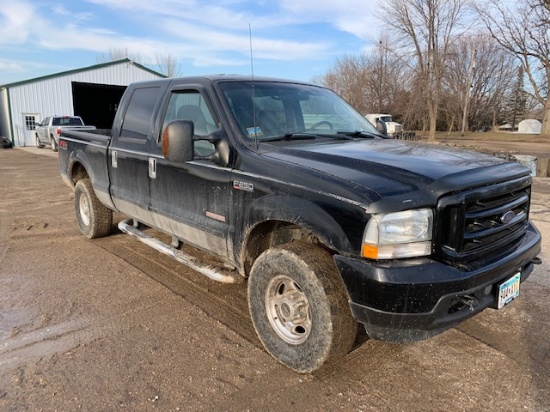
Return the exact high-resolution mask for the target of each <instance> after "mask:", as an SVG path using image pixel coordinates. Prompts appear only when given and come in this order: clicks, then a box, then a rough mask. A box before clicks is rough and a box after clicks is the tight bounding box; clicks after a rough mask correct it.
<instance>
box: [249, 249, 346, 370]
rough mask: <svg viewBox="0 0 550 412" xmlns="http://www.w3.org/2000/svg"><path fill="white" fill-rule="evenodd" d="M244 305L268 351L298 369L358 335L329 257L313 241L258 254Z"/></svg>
mask: <svg viewBox="0 0 550 412" xmlns="http://www.w3.org/2000/svg"><path fill="white" fill-rule="evenodd" d="M248 304H249V308H250V315H251V317H252V321H253V324H254V328H255V329H256V332H257V334H258V336H259V338H260V340H261V341H262V343H263V345H264V347H265V348H266V350H267V351H268V352H269V353H270V354H271V355H272V356H273V357H274V358H275V359H277V360H278V361H279V362H281V363H282V364H283V365H285V366H287V367H289V368H291V369H293V370H295V371H297V372H300V373H307V372H313V371H315V370H317V369H319V368H320V367H322V366H323V365H324V364H325V363H330V362H334V361H336V360H338V359H340V358H342V357H343V356H344V355H346V353H348V352H349V351H350V350H351V348H352V346H353V343H354V342H355V338H356V336H357V322H355V320H354V319H353V317H352V315H351V311H350V308H349V304H348V300H347V295H346V292H345V289H344V285H343V283H342V280H341V278H340V275H339V274H338V271H337V269H336V265H335V264H334V261H333V259H332V256H331V255H330V254H329V253H328V252H327V251H325V250H324V249H322V248H320V247H318V246H315V245H312V244H306V243H300V242H296V243H289V244H286V245H282V246H278V247H275V248H272V249H269V250H267V251H265V252H264V253H262V254H261V255H260V257H259V258H258V259H257V260H256V262H255V263H254V266H253V267H252V270H251V273H250V279H249V283H248Z"/></svg>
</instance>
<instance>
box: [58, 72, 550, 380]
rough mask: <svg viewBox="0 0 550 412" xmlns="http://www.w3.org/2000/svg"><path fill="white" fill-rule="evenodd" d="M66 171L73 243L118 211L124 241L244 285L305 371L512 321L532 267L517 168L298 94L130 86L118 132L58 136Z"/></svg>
mask: <svg viewBox="0 0 550 412" xmlns="http://www.w3.org/2000/svg"><path fill="white" fill-rule="evenodd" d="M59 156H60V168H61V174H62V177H63V179H64V181H65V182H66V183H67V184H68V185H69V186H71V187H72V188H74V190H75V210H76V217H77V222H78V224H79V227H80V230H81V231H82V233H83V234H84V235H86V236H88V237H90V238H93V237H99V236H105V235H107V234H109V232H110V229H111V222H112V211H119V212H122V213H124V214H125V215H127V216H129V217H130V218H131V219H132V220H128V221H125V222H122V223H121V224H120V225H119V227H120V228H121V230H122V231H123V232H126V233H128V234H131V235H133V236H135V237H137V238H138V239H139V240H141V241H144V242H145V243H147V244H149V245H150V246H153V247H155V248H156V249H158V250H160V251H162V252H163V253H166V254H169V255H171V256H172V257H174V258H176V259H178V260H180V261H182V262H183V263H188V264H190V265H191V266H192V267H195V268H197V270H199V271H201V273H204V274H206V275H208V276H210V277H211V278H212V279H215V280H221V281H233V280H236V279H242V278H246V279H247V280H248V300H249V302H248V303H249V307H250V313H251V317H252V320H253V323H254V326H255V329H256V331H257V333H258V335H259V337H260V340H261V341H262V343H263V344H264V346H265V347H266V349H267V351H268V352H269V353H270V354H271V355H273V356H274V357H275V358H276V359H277V360H278V361H280V362H281V363H283V364H285V365H286V366H288V367H290V368H292V369H294V370H296V371H298V372H311V371H313V370H316V369H318V368H320V367H321V366H322V365H323V364H325V363H327V362H334V361H335V360H337V359H338V358H340V357H341V356H343V355H345V353H347V352H348V351H349V350H350V349H351V347H352V345H353V343H354V341H355V336H356V328H357V325H358V324H362V325H363V326H364V327H365V329H366V331H367V333H368V335H369V337H371V338H375V339H382V340H386V341H392V342H407V341H415V340H420V339H425V338H428V337H430V336H433V335H435V334H438V333H441V332H443V331H444V330H446V329H448V328H450V327H452V326H454V325H457V324H458V323H460V322H461V321H463V320H465V319H467V318H469V317H471V316H473V315H475V314H476V313H478V312H480V311H482V310H483V309H485V308H487V307H494V308H497V307H501V306H503V305H505V304H508V303H509V302H510V301H512V300H513V299H514V298H515V297H516V296H517V295H518V294H519V288H520V283H521V282H523V281H524V280H525V279H526V278H527V277H528V276H529V275H530V273H531V272H532V270H533V267H534V264H535V263H538V262H540V260H539V259H538V258H537V254H538V253H539V251H540V242H541V238H540V234H539V233H538V231H537V230H536V228H535V227H534V226H533V225H532V224H531V222H530V220H529V206H530V198H531V177H530V175H529V171H528V170H527V169H525V168H524V167H523V166H521V165H519V164H518V163H509V162H505V161H503V160H501V159H497V158H494V157H491V156H487V155H483V154H479V153H473V152H466V151H459V150H455V149H451V148H445V147H441V146H433V145H424V144H419V143H411V142H402V141H396V140H387V139H384V138H382V137H381V136H380V135H379V134H378V133H377V131H376V129H374V127H373V126H372V125H371V124H370V123H369V122H368V121H367V120H366V119H364V118H363V117H362V116H361V115H359V114H358V113H356V112H355V111H354V110H353V109H351V108H350V107H349V106H348V105H347V104H346V103H345V102H343V101H342V100H341V99H340V98H339V97H338V96H336V95H335V94H334V93H332V92H331V91H329V90H327V89H324V88H321V87H317V86H312V85H308V84H302V83H296V82H290V81H282V80H276V79H261V78H248V77H239V76H212V77H201V78H199V77H197V78H181V79H165V80H160V81H153V82H143V83H136V84H133V85H131V86H130V87H129V88H128V89H127V91H126V92H125V94H124V96H123V97H122V100H121V102H120V105H119V110H118V112H117V115H116V118H115V120H114V123H113V128H112V130H110V131H96V132H94V133H89V132H77V131H70V130H69V131H64V132H62V134H61V139H60V155H59ZM147 228H153V229H156V230H158V231H161V232H164V233H166V234H168V235H170V236H171V237H172V242H171V244H164V243H162V242H160V240H158V239H155V238H154V237H152V235H151V234H150V233H152V232H153V233H154V232H155V230H152V231H151V230H149V229H147ZM148 233H149V234H148ZM129 241H133V240H129ZM182 244H187V245H191V246H194V247H196V248H198V249H200V250H202V251H206V252H208V253H210V254H211V255H212V256H213V257H215V258H217V259H218V260H220V261H222V262H223V263H224V264H225V266H226V267H231V268H233V271H229V274H228V273H227V271H226V272H224V273H219V272H218V271H216V270H215V269H213V268H211V267H206V268H205V267H202V266H201V265H200V264H197V263H196V262H193V261H192V259H190V258H188V257H186V256H185V254H184V253H183V252H182V251H181V247H180V246H181V245H182Z"/></svg>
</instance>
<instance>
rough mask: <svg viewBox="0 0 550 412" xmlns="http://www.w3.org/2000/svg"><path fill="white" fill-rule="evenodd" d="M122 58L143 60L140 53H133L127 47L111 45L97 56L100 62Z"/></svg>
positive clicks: (136, 60)
mask: <svg viewBox="0 0 550 412" xmlns="http://www.w3.org/2000/svg"><path fill="white" fill-rule="evenodd" d="M122 59H130V60H132V61H135V62H140V61H142V58H141V55H140V54H139V53H132V52H130V51H129V50H128V48H127V47H109V50H108V51H107V52H106V53H101V54H99V55H97V57H96V60H97V62H98V63H107V62H112V61H116V60H122Z"/></svg>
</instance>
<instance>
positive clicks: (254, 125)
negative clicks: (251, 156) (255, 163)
mask: <svg viewBox="0 0 550 412" xmlns="http://www.w3.org/2000/svg"><path fill="white" fill-rule="evenodd" d="M248 38H249V42H250V70H251V77H252V121H253V127H254V144H255V146H256V150H258V128H257V126H256V92H255V90H254V57H253V55H252V26H251V24H250V23H248Z"/></svg>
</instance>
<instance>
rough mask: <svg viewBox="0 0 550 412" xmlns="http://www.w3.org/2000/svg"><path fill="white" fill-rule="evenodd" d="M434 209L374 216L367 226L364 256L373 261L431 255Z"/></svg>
mask: <svg viewBox="0 0 550 412" xmlns="http://www.w3.org/2000/svg"><path fill="white" fill-rule="evenodd" d="M432 228H433V212H432V210H431V209H418V210H407V211H404V212H396V213H387V214H380V215H375V216H373V217H372V218H371V220H369V223H367V227H366V229H365V234H364V236H363V246H362V248H361V255H362V256H363V257H366V258H370V259H396V258H405V257H414V256H427V255H429V254H430V253H431V249H432V247H431V245H432V242H431V240H432Z"/></svg>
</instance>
